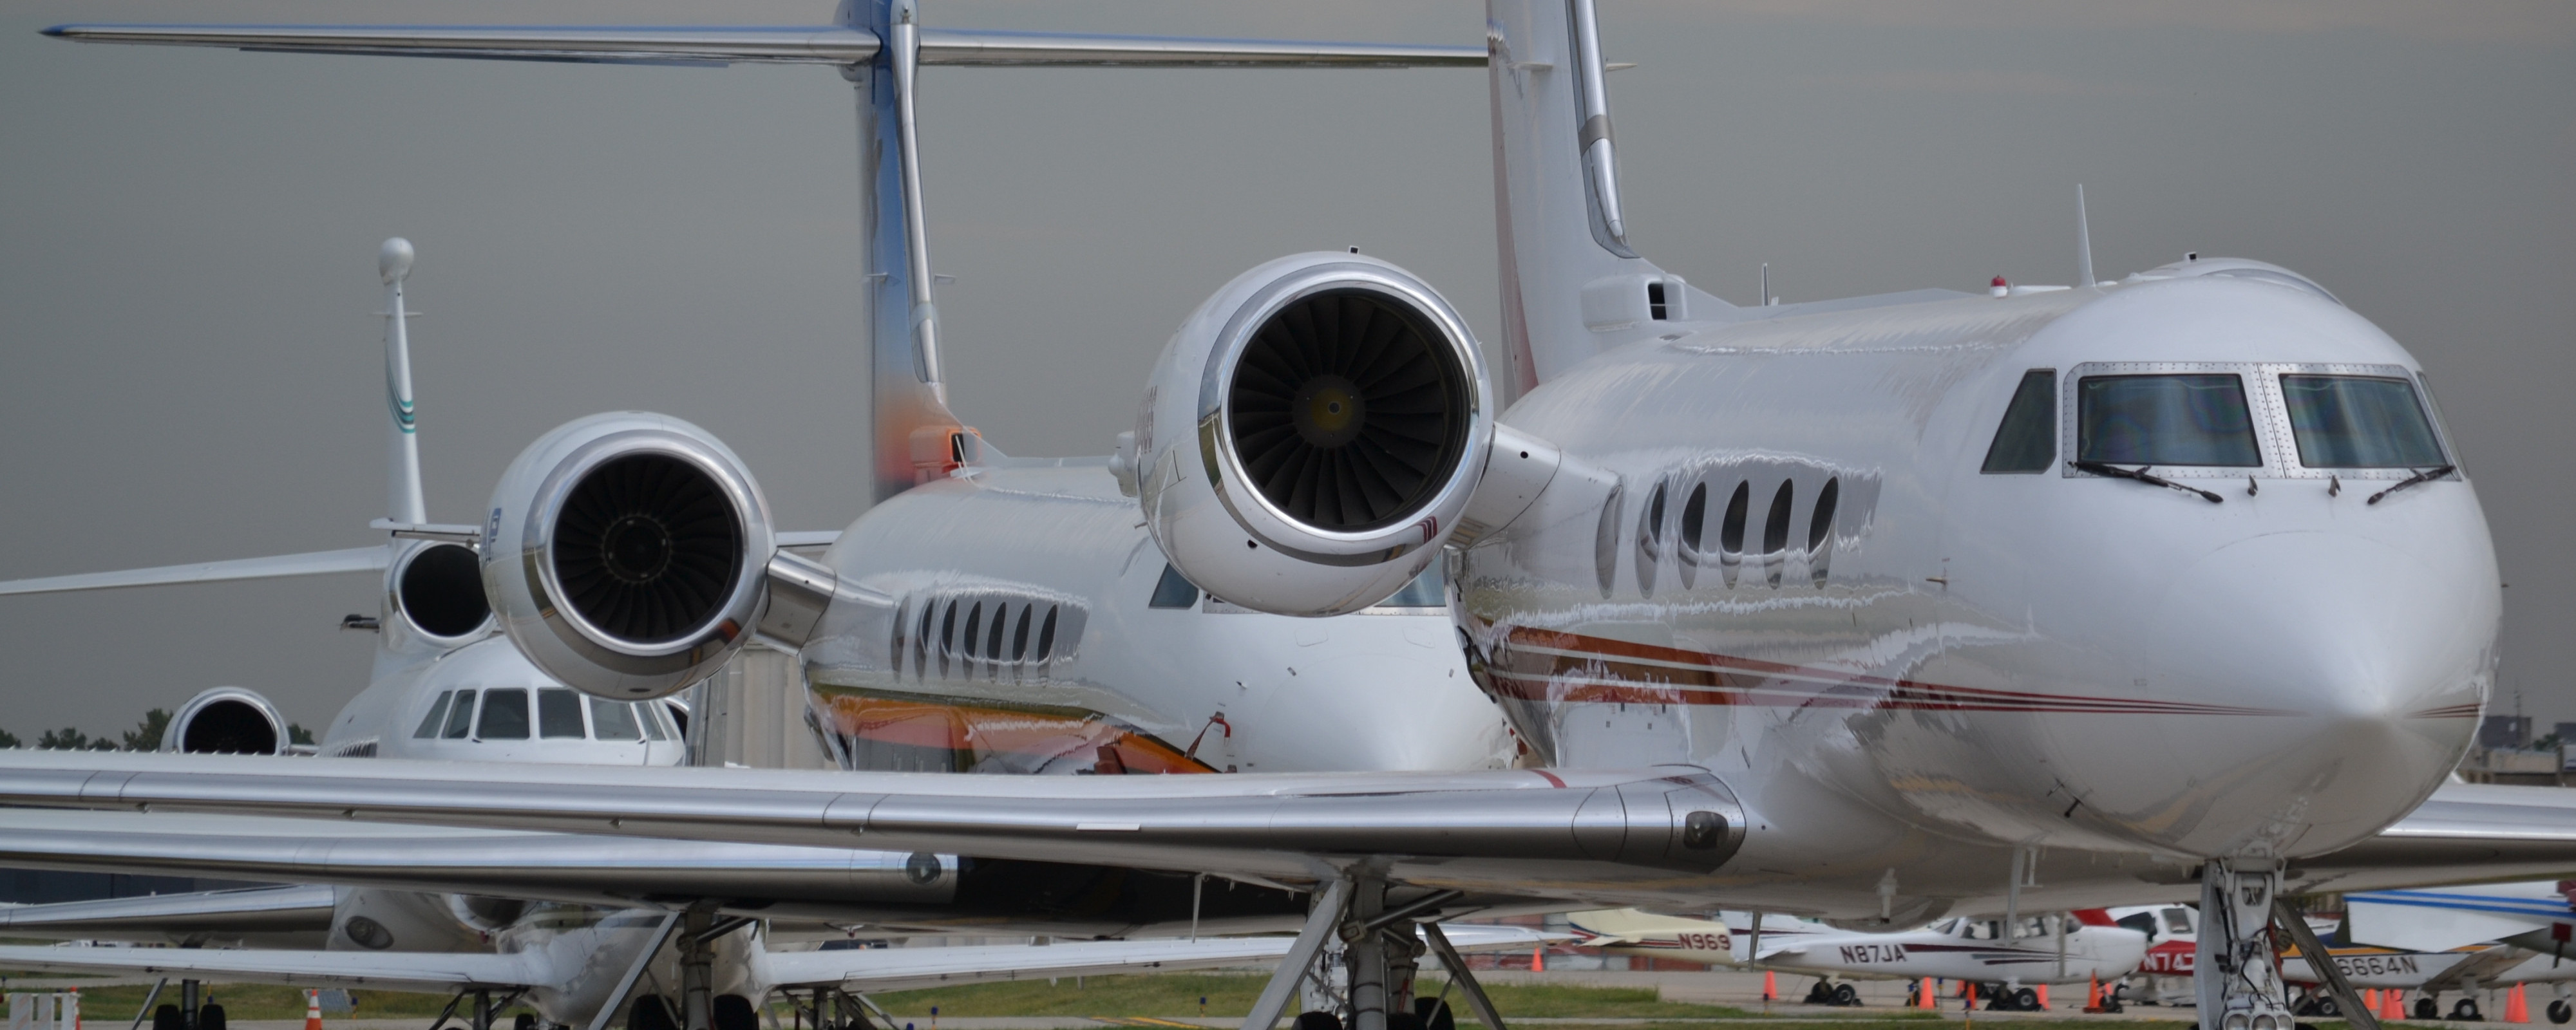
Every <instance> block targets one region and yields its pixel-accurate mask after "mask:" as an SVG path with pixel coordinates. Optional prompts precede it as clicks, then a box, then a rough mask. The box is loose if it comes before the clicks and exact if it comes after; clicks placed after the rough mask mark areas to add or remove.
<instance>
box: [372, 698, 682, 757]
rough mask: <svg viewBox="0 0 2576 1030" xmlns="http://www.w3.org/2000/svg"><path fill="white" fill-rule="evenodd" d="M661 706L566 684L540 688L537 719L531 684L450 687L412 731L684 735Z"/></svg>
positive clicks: (518, 736)
mask: <svg viewBox="0 0 2576 1030" xmlns="http://www.w3.org/2000/svg"><path fill="white" fill-rule="evenodd" d="M478 700H480V701H481V705H480V709H479V715H480V717H479V718H478V717H477V715H478V708H477V705H476V702H477V701H478ZM584 701H588V702H589V704H588V706H587V707H588V710H589V715H590V719H589V722H588V725H587V726H585V725H584V723H583V720H582V713H583V709H584V707H585V706H584V705H583V703H582V702H584ZM660 707H661V706H659V705H656V704H654V703H652V702H650V701H611V700H608V699H607V698H601V697H592V698H585V697H583V696H581V695H579V694H576V693H574V692H572V691H571V690H569V689H566V688H563V687H540V688H538V689H537V710H536V712H535V713H534V714H535V716H536V717H535V719H533V720H531V719H530V718H529V715H530V713H529V711H528V691H527V688H525V687H494V688H492V689H490V690H482V691H475V690H445V691H440V692H439V695H438V699H437V700H435V701H431V702H430V703H429V714H427V715H424V716H422V717H421V720H420V728H419V729H416V730H413V731H412V734H411V735H412V739H414V740H433V739H445V740H526V739H528V737H529V730H530V729H532V728H533V729H534V730H535V731H536V733H535V735H536V736H538V737H540V738H547V739H555V738H561V739H566V740H580V739H583V738H585V737H586V738H588V739H591V740H603V741H619V742H626V743H632V742H635V741H639V740H676V739H678V738H679V731H678V730H677V729H676V728H674V727H671V726H667V725H664V724H663V722H662V720H661V718H660V712H659V709H660Z"/></svg>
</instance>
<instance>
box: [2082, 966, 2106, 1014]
mask: <svg viewBox="0 0 2576 1030" xmlns="http://www.w3.org/2000/svg"><path fill="white" fill-rule="evenodd" d="M2084 1011H2086V1012H2100V1011H2102V975H2101V974H2099V973H2095V974H2093V975H2091V976H2087V977H2085V978H2084Z"/></svg>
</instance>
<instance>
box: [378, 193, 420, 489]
mask: <svg viewBox="0 0 2576 1030" xmlns="http://www.w3.org/2000/svg"><path fill="white" fill-rule="evenodd" d="M411 259H412V249H411V241H410V240H406V239H404V238H402V237H400V236H396V237H394V238H392V239H390V240H386V241H385V245H384V248H383V249H381V250H379V251H377V252H376V274H377V275H379V276H382V277H383V278H384V280H385V310H384V312H383V314H384V316H385V408H386V414H388V415H389V416H391V417H392V419H393V421H392V424H391V426H390V427H389V430H388V432H387V434H386V440H387V442H388V447H387V451H388V453H387V461H386V479H385V518H386V520H388V521H391V522H397V523H401V524H404V525H419V524H421V523H424V522H428V521H429V509H428V506H427V504H426V502H424V501H422V500H421V495H420V438H419V437H418V436H416V435H414V434H413V432H412V431H413V429H414V423H415V421H416V419H417V418H418V415H419V412H418V411H416V410H415V409H414V408H413V407H412V399H411V334H410V328H409V327H408V326H406V325H404V323H405V322H406V321H408V320H409V319H410V318H411V313H410V312H408V311H406V310H404V309H403V279H404V278H405V277H406V276H409V275H410V274H411Z"/></svg>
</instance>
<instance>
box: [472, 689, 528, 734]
mask: <svg viewBox="0 0 2576 1030" xmlns="http://www.w3.org/2000/svg"><path fill="white" fill-rule="evenodd" d="M474 736H475V737H477V738H478V739H482V740H526V739H528V692H527V691H525V690H518V689H507V690H486V691H484V692H483V718H482V719H481V720H480V721H478V722H476V723H475V724H474Z"/></svg>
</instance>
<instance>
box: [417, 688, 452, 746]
mask: <svg viewBox="0 0 2576 1030" xmlns="http://www.w3.org/2000/svg"><path fill="white" fill-rule="evenodd" d="M455 694H456V692H455V691H453V690H442V691H439V692H438V700H436V701H432V702H430V703H429V714H428V715H424V716H421V717H420V728H419V729H416V730H413V731H411V736H412V739H413V740H428V739H429V738H431V737H435V736H437V735H438V727H439V724H440V723H443V722H446V721H447V699H448V698H450V697H453V696H455Z"/></svg>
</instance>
